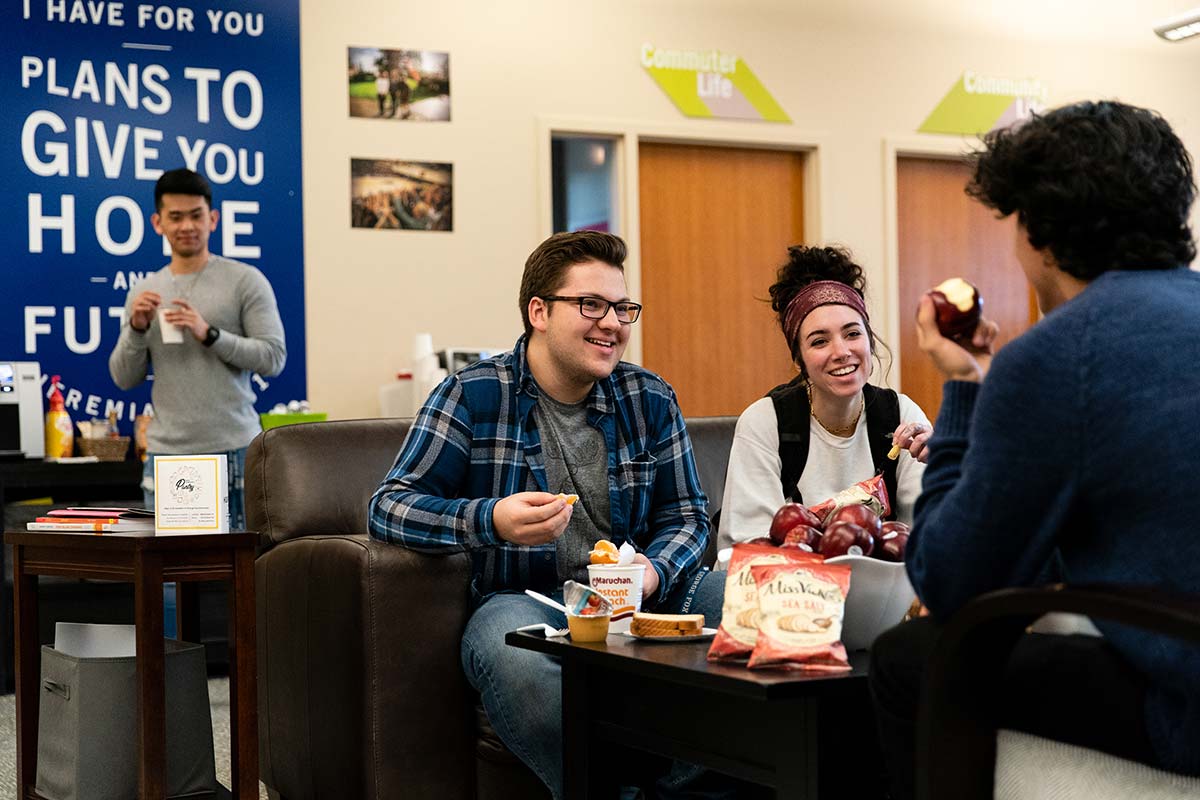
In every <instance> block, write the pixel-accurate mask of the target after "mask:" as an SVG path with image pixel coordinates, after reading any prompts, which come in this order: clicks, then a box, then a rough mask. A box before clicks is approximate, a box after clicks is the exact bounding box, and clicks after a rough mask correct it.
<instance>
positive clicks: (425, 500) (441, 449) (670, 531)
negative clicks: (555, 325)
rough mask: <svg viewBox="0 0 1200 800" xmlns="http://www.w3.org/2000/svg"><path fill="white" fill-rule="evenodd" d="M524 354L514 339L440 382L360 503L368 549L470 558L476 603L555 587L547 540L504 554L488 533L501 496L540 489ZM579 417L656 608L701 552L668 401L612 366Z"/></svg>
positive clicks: (692, 483) (673, 408)
mask: <svg viewBox="0 0 1200 800" xmlns="http://www.w3.org/2000/svg"><path fill="white" fill-rule="evenodd" d="M525 346H526V341H525V339H524V338H523V337H522V338H521V339H520V340H518V341H517V345H516V347H515V348H514V349H513V351H512V352H509V353H504V354H503V355H500V356H496V357H494V358H491V359H488V360H486V361H481V362H478V363H476V364H473V365H471V366H469V367H466V368H465V369H462V370H460V371H459V372H457V373H455V374H454V375H451V376H450V377H448V378H446V380H444V381H442V383H441V385H439V386H438V387H437V389H435V390H434V392H433V393H432V394H431V395H430V396H429V399H428V400H426V401H425V405H424V406H423V407H422V408H421V411H420V412H419V413H418V414H417V418H416V419H415V420H414V421H413V426H412V429H411V430H410V431H409V434H408V438H407V439H405V441H404V445H403V447H401V449H400V454H399V455H398V456H397V457H396V463H395V464H394V465H393V466H392V469H391V471H390V472H389V473H388V474H387V477H385V478H384V480H383V483H382V484H380V486H379V489H377V490H376V492H375V494H374V496H373V497H372V498H371V503H370V531H371V536H372V537H374V538H376V539H379V540H381V541H384V542H391V543H394V544H399V545H402V546H404V547H408V548H410V549H412V550H418V551H422V552H427V553H449V552H455V551H468V552H470V554H471V557H472V559H473V579H472V589H473V593H474V596H475V597H476V599H477V600H478V599H481V598H483V597H486V596H487V595H490V594H492V593H495V592H499V591H506V590H523V589H538V590H543V591H546V590H552V589H554V588H555V587H556V586H557V583H558V575H557V571H558V570H557V562H556V557H555V544H554V543H553V542H551V543H548V544H543V545H537V546H533V547H524V546H520V545H515V544H512V543H510V542H506V541H504V540H502V539H500V538H498V536H497V535H496V529H495V527H494V526H493V524H492V509H493V507H495V505H496V503H497V502H498V501H499V500H500V499H501V498H503V497H507V496H508V495H511V494H514V493H516V492H522V491H539V490H540V491H549V489H548V487H547V485H546V471H545V462H544V460H543V458H542V444H541V436H540V434H539V432H538V430H537V426H536V424H535V422H534V416H533V413H532V412H533V408H534V406H535V405H536V403H537V398H538V391H539V389H538V386H537V383H536V382H535V381H534V380H533V376H532V374H531V373H530V372H529V370H528V363H527V361H526V354H525ZM587 408H588V412H587V419H588V423H589V424H590V425H592V426H593V427H595V428H597V429H598V430H600V431H601V432H602V433H603V434H604V439H605V442H606V443H607V452H608V475H609V493H610V501H611V507H612V536H613V540H614V541H615V542H616V543H617V544H621V543H623V542H626V541H629V542H632V543H633V544H634V546H636V547H637V549H638V550H639V551H640V552H643V553H645V555H646V556H647V558H649V559H650V562H651V563H652V564H653V565H654V567H655V569H656V570H657V571H658V573H659V581H660V583H659V589H658V592H657V598H663V597H666V596H668V595H669V594H670V593H671V591H672V589H674V588H675V587H676V586H677V585H678V584H679V582H680V581H681V580H687V579H688V578H689V577H690V576H691V575H692V574H693V573H694V572H695V571H696V569H697V568H698V567H699V566H700V560H701V558H702V556H703V554H704V549H705V547H706V545H707V543H708V513H707V506H708V501H707V500H706V498H705V496H704V492H703V491H702V490H701V488H700V479H699V477H698V476H697V473H696V462H695V459H694V457H693V455H692V443H691V440H690V439H689V438H688V434H687V428H686V427H685V425H684V421H683V415H682V413H681V412H680V410H679V404H678V402H677V401H676V399H675V392H674V390H672V389H671V387H670V385H668V384H667V383H666V381H664V380H662V379H661V378H659V377H658V376H657V375H655V374H653V373H651V372H648V371H647V370H644V369H642V368H641V367H637V366H634V365H632V364H627V363H625V362H621V363H620V364H618V365H617V368H616V369H615V370H614V371H613V373H612V374H611V375H610V376H609V377H608V378H606V379H604V380H602V381H598V382H597V383H596V385H595V387H594V388H593V389H592V392H591V394H590V395H589V396H588V400H587ZM657 598H656V599H657Z"/></svg>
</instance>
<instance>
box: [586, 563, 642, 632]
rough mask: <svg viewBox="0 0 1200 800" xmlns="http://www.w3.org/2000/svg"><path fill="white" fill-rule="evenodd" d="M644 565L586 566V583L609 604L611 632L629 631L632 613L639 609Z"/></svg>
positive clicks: (640, 606)
mask: <svg viewBox="0 0 1200 800" xmlns="http://www.w3.org/2000/svg"><path fill="white" fill-rule="evenodd" d="M645 577H646V565H645V564H629V565H628V566H624V567H620V566H617V565H615V564H588V583H590V584H591V587H592V588H593V589H595V590H596V591H597V592H599V593H600V594H602V595H604V596H605V597H606V598H607V599H608V602H609V603H611V604H612V607H613V613H612V629H613V630H614V631H618V632H621V631H628V630H629V626H630V624H632V622H633V614H634V612H635V611H641V610H642V582H643V580H645Z"/></svg>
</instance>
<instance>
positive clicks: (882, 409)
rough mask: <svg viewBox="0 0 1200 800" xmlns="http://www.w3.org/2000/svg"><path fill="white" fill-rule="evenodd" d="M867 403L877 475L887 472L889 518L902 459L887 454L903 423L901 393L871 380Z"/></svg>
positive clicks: (866, 391)
mask: <svg viewBox="0 0 1200 800" xmlns="http://www.w3.org/2000/svg"><path fill="white" fill-rule="evenodd" d="M863 402H864V405H865V407H866V411H865V413H866V415H867V442H868V444H870V446H871V461H872V462H873V463H874V464H875V474H877V475H878V474H879V473H881V472H882V473H883V483H884V485H885V486H887V491H888V500H890V501H891V505H892V513H891V514H889V515H888V516H887V517H886V519H895V518H896V504H897V502H898V498H897V495H896V465H897V464H899V463H900V461H899V459H895V460H893V459H890V458H888V457H887V454H888V451H889V450H891V449H892V433H893V432H895V430H896V428H897V427H898V426H899V425H900V396H899V395H898V394H896V393H895V392H894V391H892V390H891V389H880V388H878V387H875V386H872V385H871V384H869V383H868V384H866V385H865V386H863Z"/></svg>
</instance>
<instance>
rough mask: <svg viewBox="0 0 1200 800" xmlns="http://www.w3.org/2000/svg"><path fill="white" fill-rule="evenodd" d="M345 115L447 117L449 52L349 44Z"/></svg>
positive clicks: (439, 119) (441, 119) (430, 119)
mask: <svg viewBox="0 0 1200 800" xmlns="http://www.w3.org/2000/svg"><path fill="white" fill-rule="evenodd" d="M347 63H348V72H349V83H350V116H352V117H371V118H375V119H396V120H419V121H425V122H449V121H450V54H449V53H439V52H436V51H433V50H385V49H383V48H380V47H351V48H350V49H349V56H348V58H347Z"/></svg>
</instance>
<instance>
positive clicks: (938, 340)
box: [917, 294, 1000, 383]
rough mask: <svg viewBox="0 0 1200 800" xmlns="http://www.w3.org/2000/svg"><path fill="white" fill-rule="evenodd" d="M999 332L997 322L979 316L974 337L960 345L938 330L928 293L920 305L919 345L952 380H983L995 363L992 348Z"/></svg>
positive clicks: (935, 315) (918, 320)
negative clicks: (993, 362)
mask: <svg viewBox="0 0 1200 800" xmlns="http://www.w3.org/2000/svg"><path fill="white" fill-rule="evenodd" d="M999 333H1000V328H999V326H997V325H996V323H995V322H992V321H991V320H990V319H980V320H979V324H978V325H977V326H976V327H975V332H974V333H973V334H972V335H971V337H970V338H969V339H965V340H964V341H963V343H962V344H959V343H958V342H956V341H953V340H951V339H947V338H946V337H945V336H943V335H942V334H941V332H940V331H939V330H938V324H937V313H936V311H935V310H934V307H933V299H932V298H930V296H929V295H928V294H926V295H924V296H923V297H921V305H920V306H918V307H917V346H918V347H920V348H921V350H922V351H923V352H924V353H926V354H927V355H928V356H929V357H930V359H932V360H933V364H934V366H935V367H937V369H938V371H939V372H941V373H942V375H943V376H945V378H946V380H949V381H970V382H973V383H980V382H982V381H983V378H984V376H985V375H987V371H988V368H989V367H990V366H991V365H992V353H993V350H992V348H993V345H994V344H995V341H996V337H997V336H998V335H999Z"/></svg>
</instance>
